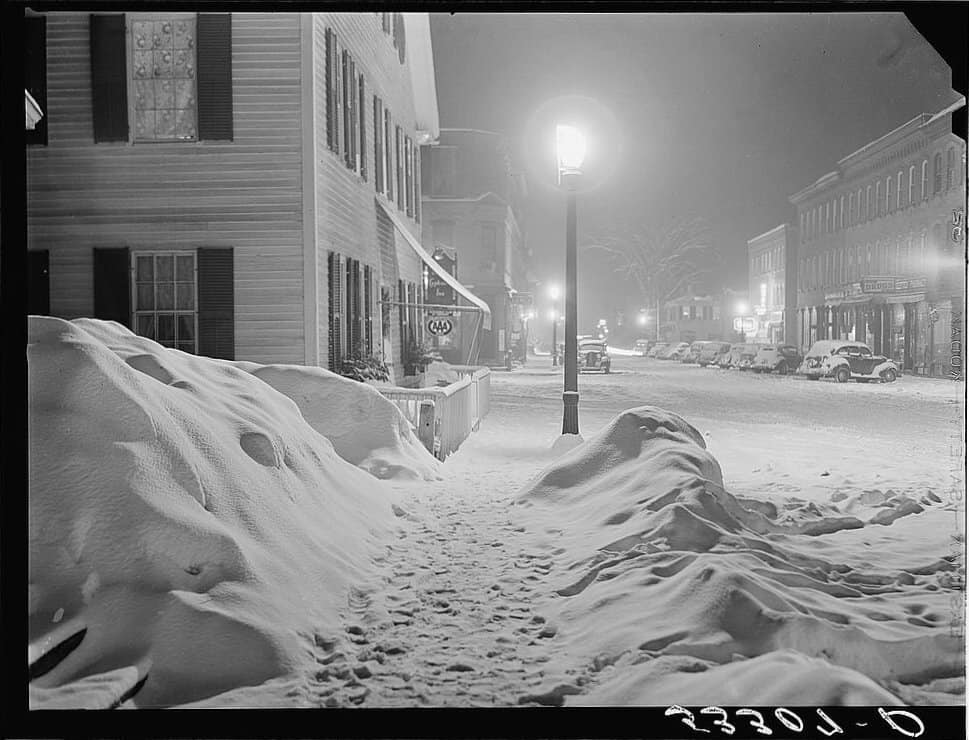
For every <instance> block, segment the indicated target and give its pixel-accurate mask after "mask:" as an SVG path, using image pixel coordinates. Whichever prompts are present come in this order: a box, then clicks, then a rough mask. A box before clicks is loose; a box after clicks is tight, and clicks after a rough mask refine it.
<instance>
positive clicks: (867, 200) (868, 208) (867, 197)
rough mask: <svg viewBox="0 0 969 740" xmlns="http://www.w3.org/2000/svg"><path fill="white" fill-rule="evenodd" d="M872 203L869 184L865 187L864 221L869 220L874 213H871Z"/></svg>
mask: <svg viewBox="0 0 969 740" xmlns="http://www.w3.org/2000/svg"><path fill="white" fill-rule="evenodd" d="M872 205H873V203H872V199H871V185H869V186H868V187H867V188H866V189H865V218H864V220H865V221H870V220H871V219H872V217H873V216H874V213H873V211H874V209H873V208H872Z"/></svg>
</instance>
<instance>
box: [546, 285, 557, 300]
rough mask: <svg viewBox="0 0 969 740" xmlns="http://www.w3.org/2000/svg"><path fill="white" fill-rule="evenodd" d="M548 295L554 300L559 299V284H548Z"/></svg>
mask: <svg viewBox="0 0 969 740" xmlns="http://www.w3.org/2000/svg"><path fill="white" fill-rule="evenodd" d="M548 297H549V298H551V299H552V300H553V301H557V300H558V299H559V286H557V285H549V286H548Z"/></svg>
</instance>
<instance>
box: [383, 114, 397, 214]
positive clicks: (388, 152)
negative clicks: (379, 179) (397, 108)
mask: <svg viewBox="0 0 969 740" xmlns="http://www.w3.org/2000/svg"><path fill="white" fill-rule="evenodd" d="M393 131H394V128H393V124H392V123H391V120H390V111H389V110H387V109H386V108H385V109H384V144H383V147H384V180H385V182H386V185H387V189H386V191H385V193H386V195H387V197H388V198H389V199H390V200H393V199H394V178H395V172H394V135H393Z"/></svg>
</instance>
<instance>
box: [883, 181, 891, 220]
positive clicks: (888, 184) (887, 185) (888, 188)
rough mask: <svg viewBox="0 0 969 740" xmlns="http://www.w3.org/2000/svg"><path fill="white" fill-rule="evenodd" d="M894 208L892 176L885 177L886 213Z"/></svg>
mask: <svg viewBox="0 0 969 740" xmlns="http://www.w3.org/2000/svg"><path fill="white" fill-rule="evenodd" d="M891 209H892V176H891V175H889V176H888V177H886V178H885V211H884V212H885V213H888V212H889V211H890V210H891Z"/></svg>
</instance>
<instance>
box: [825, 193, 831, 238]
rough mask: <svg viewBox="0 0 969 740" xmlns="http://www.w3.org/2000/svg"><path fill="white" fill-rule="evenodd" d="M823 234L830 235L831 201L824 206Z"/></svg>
mask: <svg viewBox="0 0 969 740" xmlns="http://www.w3.org/2000/svg"><path fill="white" fill-rule="evenodd" d="M824 233H825V234H830V233H831V201H828V202H827V203H825V204H824Z"/></svg>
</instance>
